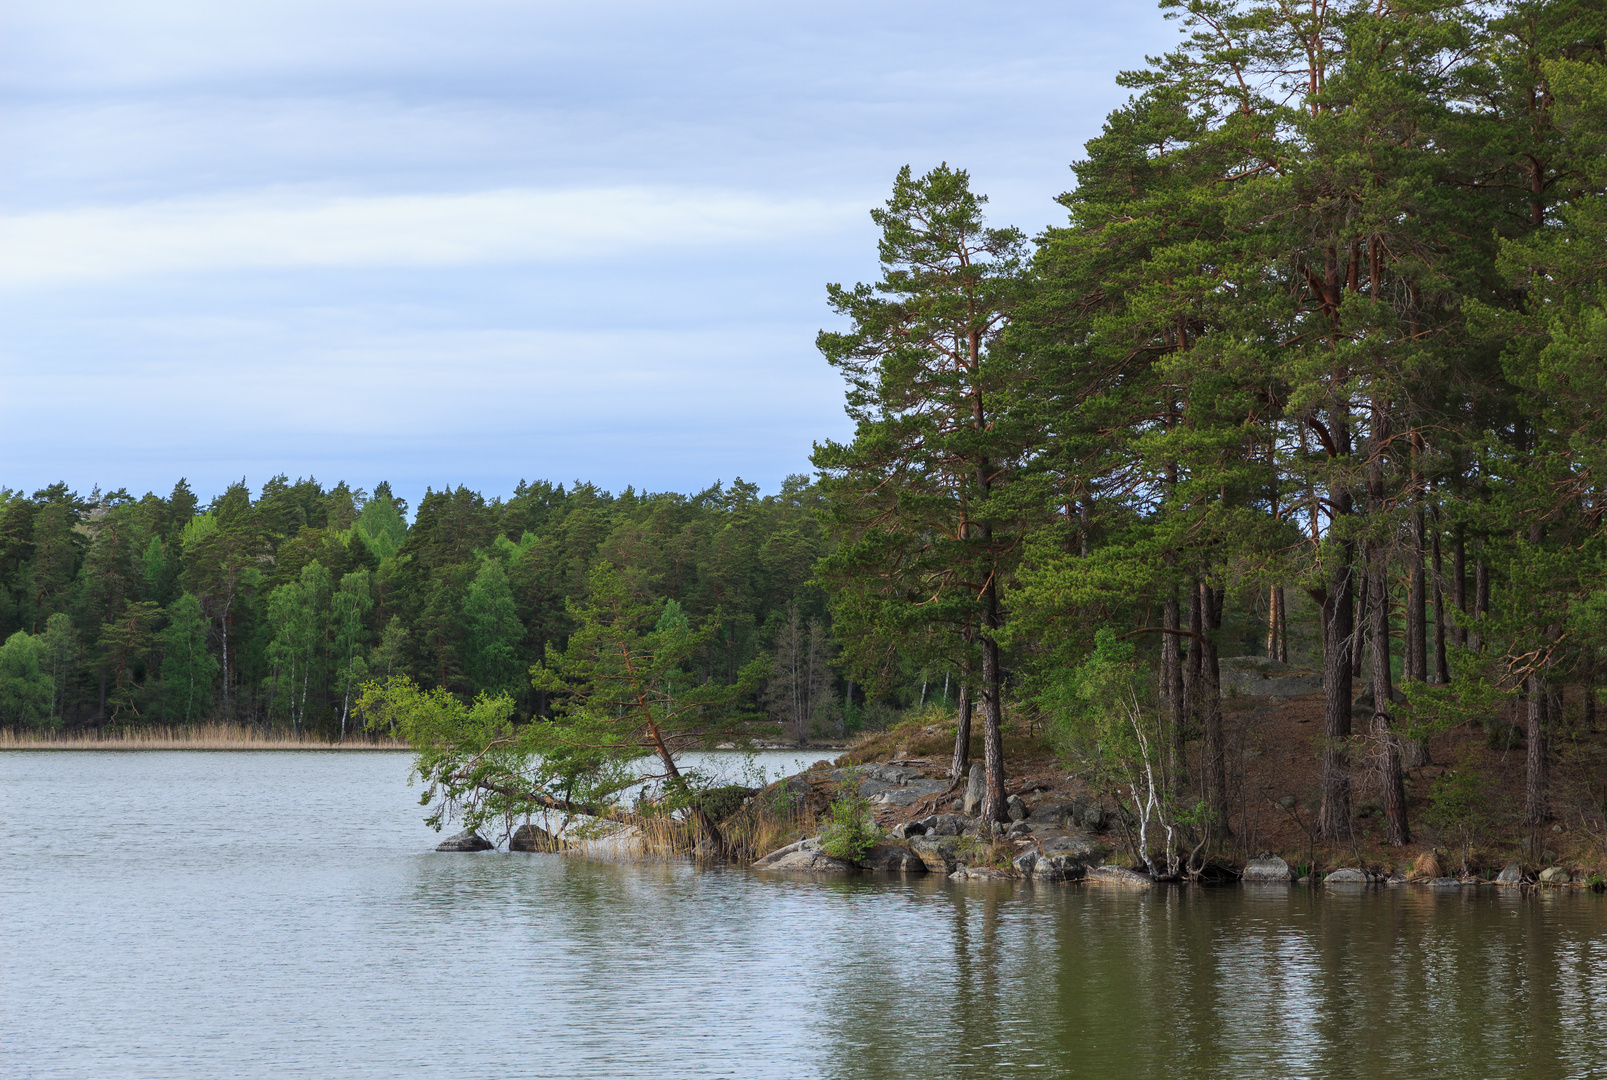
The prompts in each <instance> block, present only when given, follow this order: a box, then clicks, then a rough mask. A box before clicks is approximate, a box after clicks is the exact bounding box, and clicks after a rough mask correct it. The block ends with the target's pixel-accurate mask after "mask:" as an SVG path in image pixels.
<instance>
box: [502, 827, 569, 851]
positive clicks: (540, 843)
mask: <svg viewBox="0 0 1607 1080" xmlns="http://www.w3.org/2000/svg"><path fill="white" fill-rule="evenodd" d="M565 846H566V845H565V843H564V842H563V841H562V840H560V839H558V838H557V837H556V836H554V835H552V833H550V832H548V831H547V830H546V829H543V828H542V827H541V826H539V825H531V824H528V823H526V824H524V825H521V826H519V827H518V828H517V829H515V830H513V835H512V836H510V837H509V838H508V850H509V851H561V850H562V849H563V848H564V847H565Z"/></svg>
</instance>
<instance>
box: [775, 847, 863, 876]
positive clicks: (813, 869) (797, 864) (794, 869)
mask: <svg viewBox="0 0 1607 1080" xmlns="http://www.w3.org/2000/svg"><path fill="white" fill-rule="evenodd" d="M766 858H769V856H766ZM754 869H756V870H766V871H774V872H777V873H795V874H850V873H853V871H854V864H853V863H850V862H845V861H843V860H842V859H834V858H832V857H831V856H830V855H827V854H826V853H825V852H824V851H821V850H819V849H818V848H799V849H798V850H796V851H789V852H788V853H787V854H785V855H783V856H781V858H779V859H776V860H775V861H774V862H768V863H765V865H763V866H760V865H759V864H758V863H754Z"/></svg>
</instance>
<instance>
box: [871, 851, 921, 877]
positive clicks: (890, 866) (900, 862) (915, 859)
mask: <svg viewBox="0 0 1607 1080" xmlns="http://www.w3.org/2000/svg"><path fill="white" fill-rule="evenodd" d="M859 868H860V869H861V870H869V871H871V872H872V873H882V874H924V873H926V863H925V862H924V861H922V859H921V857H920V856H919V855H917V854H915V853H914V852H913V851H911V850H910V849H909V848H907V847H905V846H904V845H902V844H877V845H876V846H875V847H873V848H871V849H870V850H869V851H867V852H865V854H864V856H863V857H861V858H860V860H859Z"/></svg>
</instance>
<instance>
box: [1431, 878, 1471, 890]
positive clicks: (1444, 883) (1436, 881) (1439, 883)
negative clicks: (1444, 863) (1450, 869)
mask: <svg viewBox="0 0 1607 1080" xmlns="http://www.w3.org/2000/svg"><path fill="white" fill-rule="evenodd" d="M1423 884H1424V885H1432V886H1433V887H1434V888H1436V889H1449V888H1460V887H1461V886H1463V885H1471V884H1473V882H1471V881H1458V880H1457V879H1456V878H1454V877H1437V878H1429V879H1428V880H1427V881H1425V882H1423Z"/></svg>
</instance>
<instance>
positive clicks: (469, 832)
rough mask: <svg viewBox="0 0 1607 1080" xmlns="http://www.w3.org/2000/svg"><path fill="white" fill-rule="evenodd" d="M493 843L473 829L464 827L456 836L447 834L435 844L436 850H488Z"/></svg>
mask: <svg viewBox="0 0 1607 1080" xmlns="http://www.w3.org/2000/svg"><path fill="white" fill-rule="evenodd" d="M493 846H494V845H493V844H492V843H491V841H489V840H487V839H486V838H485V837H483V836H481V835H480V834H479V833H477V832H475V831H474V830H473V829H464V830H463V831H462V832H460V833H458V834H457V835H456V836H449V837H447V838H446V839H445V840H442V841H441V842H440V843H439V844H436V845H435V850H436V851H490V850H491V848H492V847H493Z"/></svg>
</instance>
